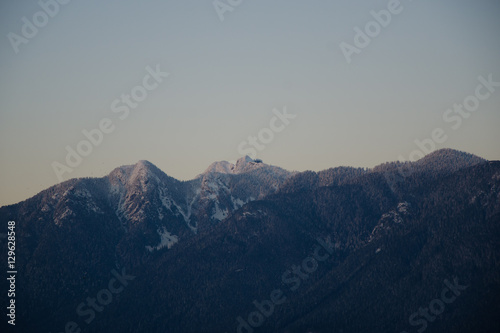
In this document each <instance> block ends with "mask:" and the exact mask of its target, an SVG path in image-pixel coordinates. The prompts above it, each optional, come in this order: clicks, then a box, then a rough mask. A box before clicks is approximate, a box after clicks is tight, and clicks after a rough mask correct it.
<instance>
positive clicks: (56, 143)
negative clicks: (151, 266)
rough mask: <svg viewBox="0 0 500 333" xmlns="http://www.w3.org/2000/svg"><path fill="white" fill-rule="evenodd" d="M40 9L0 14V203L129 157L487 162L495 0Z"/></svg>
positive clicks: (499, 69)
mask: <svg viewBox="0 0 500 333" xmlns="http://www.w3.org/2000/svg"><path fill="white" fill-rule="evenodd" d="M54 1H55V0H42V1H41V3H39V2H38V1H34V0H30V1H25V0H23V1H11V2H6V1H3V2H1V4H0V37H1V38H0V157H1V164H0V171H1V172H0V206H3V205H7V204H13V203H16V202H19V201H22V200H25V199H27V198H29V197H31V196H33V195H35V194H36V193H38V192H40V191H42V190H44V189H46V188H48V187H50V186H53V185H55V184H58V183H60V182H61V181H65V180H68V179H71V178H75V177H102V176H105V175H107V174H108V173H109V172H111V171H112V170H113V169H114V168H116V167H118V166H121V165H127V164H135V163H136V162H137V161H139V160H148V161H150V162H152V163H153V164H155V165H156V166H158V167H159V168H160V169H161V170H163V171H164V172H165V173H167V174H168V175H170V176H172V177H175V178H177V179H181V180H188V179H192V178H194V177H195V176H196V175H198V174H199V173H201V172H203V170H204V169H205V168H206V167H208V165H209V164H211V163H212V162H214V161H220V160H228V161H231V160H236V159H238V158H240V157H242V156H243V155H245V154H250V155H252V157H256V158H260V159H262V160H263V161H264V162H265V163H268V164H272V165H278V166H281V167H283V168H285V169H288V170H296V171H305V170H314V171H319V170H324V169H327V168H330V167H335V166H341V165H348V166H356V167H373V166H375V165H378V164H380V163H383V162H386V161H396V160H400V159H406V160H408V159H413V160H414V159H417V158H419V157H420V156H421V155H423V154H425V153H428V152H429V151H432V150H433V149H440V148H447V147H449V148H453V149H458V150H462V151H466V152H469V153H473V154H476V155H479V156H481V157H484V158H486V159H489V160H500V149H499V144H498V143H499V142H500V131H499V128H500V126H499V125H500V86H499V84H496V82H500V38H499V32H500V20H499V19H498V18H499V17H500V2H499V1H496V0H474V1H472V0H468V1H466V0H453V1H452V0H435V1H431V0H414V1H411V0H401V1H400V2H399V3H398V1H397V0H390V1H387V0H383V1H379V0H376V1H373V0H371V1H347V0H345V1H327V0H317V1H305V0H302V1H298V0H286V1H285V0H275V1H269V0H252V1H250V0H217V1H212V0H207V1H201V0H196V1H195V0H182V1H181V0H179V1H153V0H144V1H131V0H119V1H118V0H109V1H97V0H87V1H77V0H72V1H68V3H64V2H65V1H67V0H65V1H63V0H60V1H61V3H64V4H60V3H57V2H54ZM42 6H43V7H45V10H46V12H43V9H42ZM41 11H42V12H41ZM49 14H50V15H49ZM387 14H388V15H387ZM376 18H377V19H378V21H376ZM35 24H36V25H35ZM33 28H34V29H33ZM480 77H481V78H482V79H479V78H480ZM488 81H490V83H488ZM127 96H128V97H127ZM476 96H479V97H480V98H479V97H476ZM127 98H128V99H127ZM464 103H465V104H467V103H468V104H467V105H469V106H468V108H469V109H467V110H471V111H467V110H464V108H462V109H461V110H460V109H459V108H456V109H454V105H458V107H459V106H460V104H464ZM448 110H449V111H448ZM82 131H87V132H86V133H87V134H88V135H89V136H90V137H91V138H92V140H93V143H92V142H91V140H90V139H88V138H87V137H86V136H85V134H84V133H83V132H82ZM89 133H91V134H92V133H93V135H94V136H91V134H89ZM101 135H102V137H101ZM252 138H253V139H252ZM415 140H417V141H418V142H424V143H425V145H423V146H422V145H421V146H419V145H418V144H417V143H416V142H415ZM67 148H69V150H67ZM68 151H73V153H68ZM253 152H256V154H255V155H254V154H253ZM74 154H78V157H75V156H74ZM67 155H71V156H70V158H69V159H68V160H67ZM84 155H85V156H84Z"/></svg>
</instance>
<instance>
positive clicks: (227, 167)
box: [198, 155, 269, 177]
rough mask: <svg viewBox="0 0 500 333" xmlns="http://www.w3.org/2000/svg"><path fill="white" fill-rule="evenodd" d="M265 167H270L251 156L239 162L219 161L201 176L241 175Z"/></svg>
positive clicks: (240, 159)
mask: <svg viewBox="0 0 500 333" xmlns="http://www.w3.org/2000/svg"><path fill="white" fill-rule="evenodd" d="M264 166H268V167H269V165H267V164H264V163H262V160H259V159H255V160H254V159H252V158H251V157H250V156H248V155H246V156H243V157H240V158H239V159H238V160H237V161H231V162H228V161H219V162H214V163H212V164H210V166H209V167H208V168H207V169H206V170H205V171H204V172H203V173H202V174H201V175H199V176H202V175H205V174H208V173H214V172H215V173H225V174H240V173H245V172H249V171H252V170H255V169H258V168H262V167H264ZM199 176H198V177H199Z"/></svg>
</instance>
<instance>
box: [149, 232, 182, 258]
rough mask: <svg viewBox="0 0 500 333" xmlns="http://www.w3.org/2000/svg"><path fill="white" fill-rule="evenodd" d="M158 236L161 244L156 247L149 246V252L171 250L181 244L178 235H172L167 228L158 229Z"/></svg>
mask: <svg viewBox="0 0 500 333" xmlns="http://www.w3.org/2000/svg"><path fill="white" fill-rule="evenodd" d="M158 235H159V236H160V243H159V244H158V245H156V246H149V245H147V246H146V250H148V251H149V252H153V251H155V250H156V251H158V250H161V249H163V248H165V247H166V248H168V249H170V248H171V247H172V246H174V245H175V244H176V243H177V242H179V237H177V236H176V235H172V234H171V233H170V232H168V231H167V229H166V228H165V227H162V228H161V229H158Z"/></svg>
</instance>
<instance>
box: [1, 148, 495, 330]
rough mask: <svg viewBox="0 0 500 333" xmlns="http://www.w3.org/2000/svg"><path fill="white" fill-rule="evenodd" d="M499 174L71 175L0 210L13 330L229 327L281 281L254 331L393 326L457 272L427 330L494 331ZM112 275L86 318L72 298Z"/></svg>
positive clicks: (219, 168) (465, 169) (141, 166)
mask: <svg viewBox="0 0 500 333" xmlns="http://www.w3.org/2000/svg"><path fill="white" fill-rule="evenodd" d="M402 167H405V169H404V170H403V171H406V170H412V172H405V173H403V174H401V172H400V169H401V168H402ZM499 181H500V162H493V161H490V162H488V161H485V160H483V159H480V158H478V157H475V156H472V155H468V154H465V153H462V152H458V151H451V150H442V151H438V152H436V153H434V154H430V155H428V156H427V157H426V158H424V159H422V160H420V161H418V162H414V163H409V164H408V163H406V164H401V163H388V164H383V165H381V166H378V167H375V168H373V169H361V168H350V167H337V168H334V169H328V170H324V171H320V172H313V171H307V172H301V173H292V172H288V171H286V170H283V169H280V168H278V167H274V166H271V165H267V164H265V163H262V162H261V161H258V160H252V159H250V158H248V157H244V158H242V159H240V160H238V161H236V162H235V163H230V162H216V163H213V164H212V165H211V166H210V167H209V168H208V169H207V170H206V171H205V172H203V173H202V174H200V175H199V176H198V177H196V178H195V179H193V180H190V181H179V180H176V179H174V178H172V177H169V176H168V175H167V174H165V173H164V172H163V171H161V170H160V169H158V168H157V167H155V166H154V165H153V164H152V163H149V162H147V161H139V162H138V163H136V164H135V165H128V166H122V167H119V168H116V169H115V170H113V171H112V172H111V173H110V174H109V175H107V176H106V177H102V178H82V179H72V180H69V181H67V182H64V183H61V184H58V185H56V186H53V187H51V188H49V189H47V190H45V191H43V192H41V193H39V194H38V195H36V196H34V197H32V198H30V199H28V200H25V201H23V202H20V203H18V204H15V205H11V206H5V207H1V208H0V218H1V219H2V220H3V221H16V229H15V232H16V259H17V260H16V265H17V267H16V268H17V269H18V271H19V272H20V273H19V274H18V283H19V286H22V288H19V289H18V290H16V304H20V305H22V306H19V307H18V308H17V310H18V311H19V313H18V314H19V318H25V319H23V321H20V322H19V328H20V330H19V331H20V332H33V331H42V330H43V331H46V332H54V331H60V330H61V329H62V328H64V327H65V325H66V323H68V320H76V322H78V324H79V325H81V326H80V327H81V328H82V332H83V331H84V330H85V331H89V332H106V331H119V332H164V331H165V329H166V328H168V331H169V332H200V333H201V332H206V333H211V332H230V331H233V332H234V331H238V327H241V326H240V325H242V324H241V323H242V322H241V320H238V319H237V318H239V317H240V316H241V318H243V320H247V319H248V318H249V314H251V313H256V312H255V311H256V307H255V304H259V305H258V307H260V304H268V303H267V301H266V300H268V299H269V297H272V296H269V295H272V294H274V293H275V292H273V290H274V291H276V290H277V289H276V288H280V290H281V291H283V292H284V294H283V297H286V304H282V305H281V306H278V304H276V307H275V311H274V313H273V315H272V317H269V319H268V320H267V321H266V322H265V323H264V324H263V325H262V327H260V328H259V330H260V331H262V332H310V331H312V332H329V331H331V328H332V327H338V328H339V332H340V331H344V332H374V329H373V328H374V327H375V328H380V329H378V331H380V332H388V331H392V332H401V330H403V329H405V327H407V325H408V316H410V315H411V313H413V312H414V311H416V310H415V309H418V308H419V307H421V306H423V305H425V304H429V300H432V299H434V298H435V297H436V295H439V294H436V292H438V291H440V290H441V284H442V283H443V279H450V281H451V279H452V277H453V276H456V275H458V276H459V279H460V281H461V283H463V284H464V285H465V284H467V285H470V289H467V292H464V296H461V298H460V300H458V301H457V302H456V303H454V304H453V307H454V309H455V310H453V312H454V313H456V315H454V316H452V317H446V318H445V317H443V318H441V319H440V320H441V322H442V323H443V325H444V324H445V325H444V326H439V324H438V323H437V320H436V323H435V326H433V328H430V330H429V331H431V330H432V331H433V332H434V331H435V332H438V331H439V332H441V331H443V327H449V328H450V329H449V330H448V331H454V332H455V331H457V332H458V331H460V330H459V329H457V327H458V328H460V327H465V326H464V325H465V324H467V325H470V327H471V329H470V330H465V331H466V332H498V325H496V324H494V325H493V324H491V323H497V322H498V321H496V320H494V319H495V318H496V317H497V314H498V311H499V309H500V306H499V302H498V299H499V297H498V295H500V284H499V283H498V281H499V272H498V258H499V251H498V239H499V238H498V237H499V234H500V224H499V223H498V222H499V221H500V190H499V189H500V183H499ZM0 246H2V247H3V249H4V251H5V253H7V240H6V238H4V239H3V240H2V239H1V238H0ZM322 248H323V250H322ZM317 251H319V252H317ZM325 256H326V257H328V258H326V257H325ZM313 257H314V258H315V259H316V258H317V260H318V261H314V260H315V259H312V258H313ZM315 263H316V264H315ZM292 271H295V272H297V275H295V273H293V272H292ZM306 272H307V274H305V273H306ZM299 273H300V275H298V274H299ZM118 274H120V275H119V276H121V277H128V278H130V279H129V280H127V279H125V280H124V279H122V280H120V281H123V282H124V287H125V286H126V291H124V292H122V293H120V295H119V296H118V295H112V297H113V299H112V302H113V303H112V304H110V305H109V306H107V307H105V310H104V311H103V313H104V315H103V313H101V312H99V311H97V310H96V312H95V318H93V319H95V320H93V321H92V323H91V324H90V325H87V324H88V323H87V321H86V320H87V319H89V318H90V317H89V315H86V314H85V313H89V312H83V311H80V312H78V309H80V310H82V308H81V304H82V303H81V302H82V301H83V302H84V301H85V300H93V299H97V300H98V301H99V302H100V304H103V308H104V306H105V305H108V303H109V302H108V298H107V297H106V295H107V294H106V292H107V290H108V289H106V288H108V286H112V287H113V289H109V290H111V291H112V292H113V293H115V291H116V290H117V289H115V287H117V285H113V283H114V282H110V281H115V282H116V281H117V278H118V276H117V275H118ZM291 274H293V275H291ZM293 277H295V278H293ZM129 282H130V283H129ZM291 286H294V288H295V286H296V290H294V289H290V287H291ZM2 288H4V290H8V286H7V280H4V282H3V285H2ZM109 288H111V287H109ZM113 290H115V291H113ZM271 293H272V294H271ZM109 295H111V294H109ZM115 296H116V297H115ZM462 300H463V301H462ZM18 301H19V303H17V302H18ZM105 303H106V304H105ZM360 304H362V305H363V304H365V305H363V306H361V307H360ZM84 305H85V304H84ZM266 307H267V308H268V306H267V305H266ZM84 309H87V308H84ZM88 309H90V308H88ZM99 309H100V308H99ZM257 309H258V308H257ZM367 309H368V310H367ZM373 309H375V310H373ZM75 310H77V312H76V315H75ZM89 311H90V310H89ZM380 311H382V312H380ZM471 311H473V312H471ZM451 312H452V311H450V313H451ZM471 318H473V319H471ZM314 325H317V326H316V327H315V326H314ZM495 325H496V326H495ZM243 331H245V329H243ZM246 331H249V330H248V329H247V330H246ZM255 331H257V330H255ZM375 331H377V330H375Z"/></svg>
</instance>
